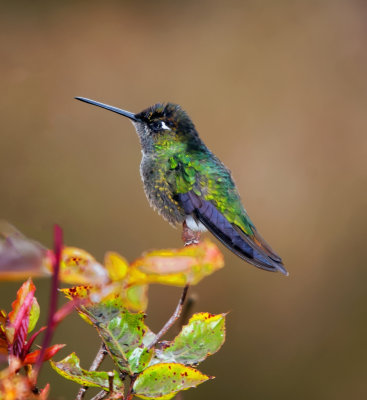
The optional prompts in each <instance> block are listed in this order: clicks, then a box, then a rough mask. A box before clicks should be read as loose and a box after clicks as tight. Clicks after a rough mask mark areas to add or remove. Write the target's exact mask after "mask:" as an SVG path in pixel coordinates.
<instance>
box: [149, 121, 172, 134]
mask: <svg viewBox="0 0 367 400" xmlns="http://www.w3.org/2000/svg"><path fill="white" fill-rule="evenodd" d="M150 128H151V129H152V131H153V132H161V131H164V130H166V129H168V130H169V127H168V126H167V125H166V123H165V122H164V121H155V122H152V123H151V124H150Z"/></svg>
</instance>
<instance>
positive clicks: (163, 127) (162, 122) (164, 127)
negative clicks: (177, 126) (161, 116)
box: [161, 121, 169, 130]
mask: <svg viewBox="0 0 367 400" xmlns="http://www.w3.org/2000/svg"><path fill="white" fill-rule="evenodd" d="M161 126H162V129H168V130H169V128H168V126H167V125H166V123H165V122H164V121H161Z"/></svg>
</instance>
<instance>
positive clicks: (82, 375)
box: [50, 353, 124, 393]
mask: <svg viewBox="0 0 367 400" xmlns="http://www.w3.org/2000/svg"><path fill="white" fill-rule="evenodd" d="M50 364H51V366H52V368H53V369H54V370H55V371H56V372H57V373H58V374H59V375H61V376H63V377H64V378H66V379H69V380H71V381H74V382H76V383H79V385H83V386H93V387H99V388H101V389H103V390H106V391H108V390H109V381H108V372H105V371H87V370H85V369H83V368H81V367H80V360H79V358H78V356H77V355H76V354H75V353H71V354H70V355H69V356H67V357H66V358H64V359H63V360H61V361H59V362H54V361H50ZM113 373H114V378H113V391H114V392H115V391H118V392H121V393H123V391H124V384H123V383H122V381H121V379H120V378H119V375H118V373H117V372H116V371H113Z"/></svg>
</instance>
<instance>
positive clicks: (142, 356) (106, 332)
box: [81, 297, 153, 374]
mask: <svg viewBox="0 0 367 400" xmlns="http://www.w3.org/2000/svg"><path fill="white" fill-rule="evenodd" d="M81 312H82V314H84V315H85V316H86V317H87V319H88V320H89V321H90V322H91V323H92V324H93V325H94V327H95V328H96V329H97V330H98V333H99V335H100V336H101V338H102V340H103V341H104V343H105V345H106V348H107V351H108V352H109V353H110V355H111V357H112V359H113V360H114V362H115V363H116V364H117V366H118V368H119V369H120V370H121V371H123V372H127V373H129V374H134V373H138V372H140V371H142V370H143V369H144V368H146V367H147V366H148V364H149V362H150V360H151V358H152V356H153V350H150V351H147V350H146V343H147V342H149V341H150V340H151V336H152V334H151V332H150V330H149V328H148V327H147V326H146V325H145V323H144V319H145V315H144V314H143V313H131V312H129V311H128V310H126V309H125V308H124V307H123V300H122V299H121V297H117V298H115V299H113V300H111V299H109V300H105V301H102V302H100V303H98V304H93V305H92V306H88V307H82V308H81Z"/></svg>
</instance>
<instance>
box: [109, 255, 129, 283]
mask: <svg viewBox="0 0 367 400" xmlns="http://www.w3.org/2000/svg"><path fill="white" fill-rule="evenodd" d="M104 265H105V268H106V270H107V272H108V275H109V277H110V279H111V281H120V280H122V279H124V278H125V276H126V273H127V270H128V268H129V263H128V262H127V261H126V259H125V258H123V257H122V256H120V255H119V254H118V253H114V252H112V251H109V252H107V253H106V254H105V258H104Z"/></svg>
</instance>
